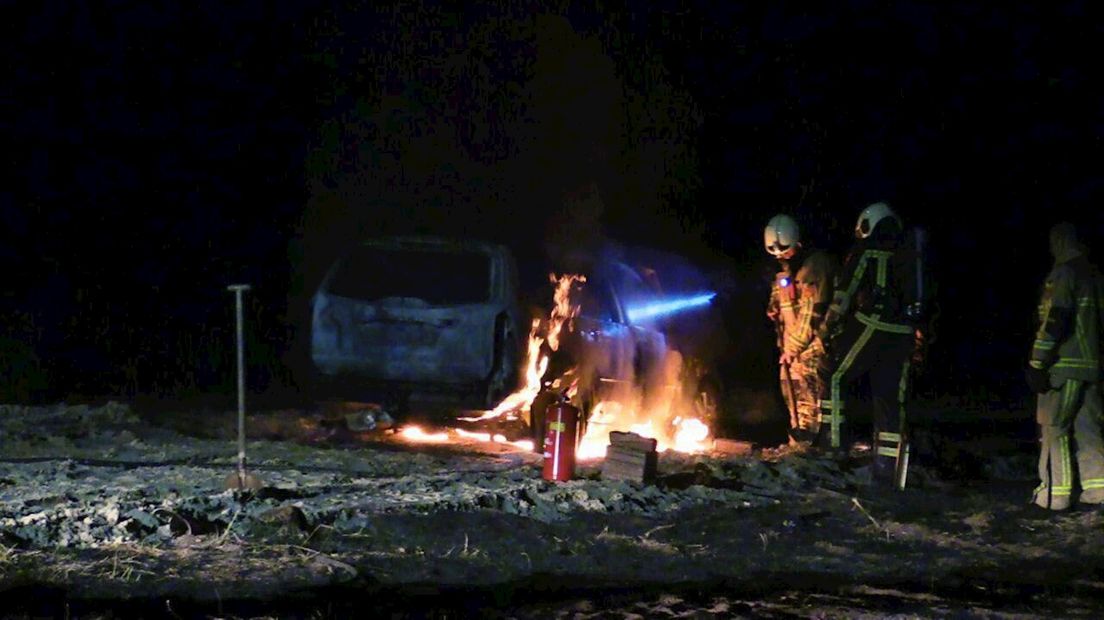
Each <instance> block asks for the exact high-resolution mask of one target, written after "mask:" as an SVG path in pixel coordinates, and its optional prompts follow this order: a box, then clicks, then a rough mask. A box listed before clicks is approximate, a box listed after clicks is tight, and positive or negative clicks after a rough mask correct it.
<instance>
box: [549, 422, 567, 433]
mask: <svg viewBox="0 0 1104 620" xmlns="http://www.w3.org/2000/svg"><path fill="white" fill-rule="evenodd" d="M548 429H549V430H553V431H559V432H561V433H562V432H564V431H565V430H567V425H566V424H564V423H563V422H549V423H548Z"/></svg>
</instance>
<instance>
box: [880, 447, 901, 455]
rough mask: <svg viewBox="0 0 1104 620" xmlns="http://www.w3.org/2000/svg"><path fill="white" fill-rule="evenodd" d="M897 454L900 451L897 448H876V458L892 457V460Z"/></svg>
mask: <svg viewBox="0 0 1104 620" xmlns="http://www.w3.org/2000/svg"><path fill="white" fill-rule="evenodd" d="M898 452H900V449H898V448H887V447H885V446H878V456H892V457H893V458H897V456H898V454H897V453H898Z"/></svg>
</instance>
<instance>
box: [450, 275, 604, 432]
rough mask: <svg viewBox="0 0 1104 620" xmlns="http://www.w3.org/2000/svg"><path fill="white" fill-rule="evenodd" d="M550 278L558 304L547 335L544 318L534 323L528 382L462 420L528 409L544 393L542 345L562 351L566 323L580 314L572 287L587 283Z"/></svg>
mask: <svg viewBox="0 0 1104 620" xmlns="http://www.w3.org/2000/svg"><path fill="white" fill-rule="evenodd" d="M549 279H550V280H551V281H552V283H553V284H555V285H556V292H555V293H554V294H553V299H554V300H555V305H554V306H553V308H552V312H551V314H550V315H549V317H548V321H547V323H546V325H545V329H546V332H547V334H546V336H544V337H542V336H541V333H540V332H541V321H540V319H533V324H532V325H531V326H530V328H529V343H528V346H527V347H526V358H525V385H524V386H522V387H521V389H519V390H518V391H516V392H514V393H513V394H510V395H509V396H507V397H506V398H505V399H503V401H502V402H501V403H499V404H498V406H497V407H495V408H494V409H492V410H490V411H488V412H486V413H484V414H483V415H480V416H477V417H473V418H461V419H462V420H464V421H466V422H478V421H481V420H490V419H492V418H497V417H499V416H501V415H502V414H504V413H506V412H509V411H517V410H522V411H528V410H529V406H530V405H531V404H533V399H534V398H536V397H537V394H538V393H540V390H541V379H543V378H544V373H545V371H547V370H548V356H547V355H542V354H541V347H542V345H544V343H545V342H548V347H549V348H550V349H552V350H553V351H558V350H559V348H560V331H561V330H563V327H564V324H565V323H567V322H568V321H570V320H571V319H572V318H574V317H575V316H576V315H578V313H579V306H578V305H574V306H573V305H572V304H571V302H570V296H571V286H572V285H573V284H574V283H576V282H580V283H581V282H586V278H585V277H584V276H581V275H575V274H568V275H564V276H560V277H558V278H557V277H556V274H549ZM569 329H570V328H569Z"/></svg>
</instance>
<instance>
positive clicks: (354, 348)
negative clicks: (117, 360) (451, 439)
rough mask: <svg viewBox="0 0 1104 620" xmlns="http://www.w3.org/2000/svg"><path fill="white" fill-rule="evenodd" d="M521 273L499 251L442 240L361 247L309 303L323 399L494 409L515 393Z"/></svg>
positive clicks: (339, 263)
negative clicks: (417, 401) (426, 402)
mask: <svg viewBox="0 0 1104 620" xmlns="http://www.w3.org/2000/svg"><path fill="white" fill-rule="evenodd" d="M518 297H519V296H518V276H517V266H516V264H515V262H514V259H513V256H512V255H511V253H510V252H509V250H508V249H507V248H505V247H503V246H499V245H495V244H490V243H483V242H478V241H459V240H453V239H446V238H441V237H388V238H380V239H372V240H368V241H365V242H363V243H361V244H360V245H358V246H357V247H356V248H354V249H353V250H352V251H351V252H349V253H347V254H346V255H345V256H343V257H342V258H340V259H339V260H338V261H337V262H336V263H335V264H334V265H333V266H332V267H331V269H330V270H329V271H328V273H327V275H326V276H325V278H324V279H323V281H322V283H321V285H320V287H319V289H318V291H317V292H316V293H315V295H314V297H313V299H312V319H311V338H310V356H311V362H312V365H313V368H314V374H315V378H316V387H318V388H319V389H320V390H322V392H323V393H324V394H326V395H328V396H333V397H341V398H351V399H373V400H375V401H377V402H381V401H382V402H388V403H391V404H392V405H393V406H395V407H402V406H403V405H404V404H405V402H406V401H407V400H408V399H410V398H418V399H427V400H436V401H439V402H447V403H449V404H451V405H456V406H461V407H472V408H490V407H493V406H494V405H495V404H497V403H498V402H499V401H500V400H502V398H504V397H505V396H506V395H508V394H509V393H510V392H512V391H513V390H514V389H515V388H516V387H517V382H518V369H519V366H520V359H521V355H522V351H523V347H524V332H523V331H521V330H522V329H524V328H523V327H522V325H523V324H522V316H521V311H520V309H519V306H518Z"/></svg>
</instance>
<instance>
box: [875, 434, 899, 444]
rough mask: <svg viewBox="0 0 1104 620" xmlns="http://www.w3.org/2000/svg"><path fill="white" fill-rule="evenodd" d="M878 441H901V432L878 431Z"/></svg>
mask: <svg viewBox="0 0 1104 620" xmlns="http://www.w3.org/2000/svg"><path fill="white" fill-rule="evenodd" d="M878 441H895V442H900V441H901V433H887V432H880V433H878Z"/></svg>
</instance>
